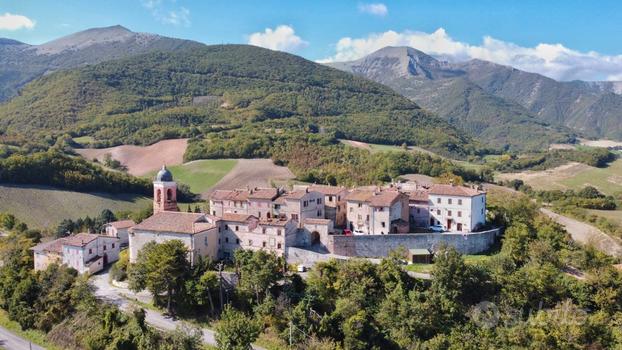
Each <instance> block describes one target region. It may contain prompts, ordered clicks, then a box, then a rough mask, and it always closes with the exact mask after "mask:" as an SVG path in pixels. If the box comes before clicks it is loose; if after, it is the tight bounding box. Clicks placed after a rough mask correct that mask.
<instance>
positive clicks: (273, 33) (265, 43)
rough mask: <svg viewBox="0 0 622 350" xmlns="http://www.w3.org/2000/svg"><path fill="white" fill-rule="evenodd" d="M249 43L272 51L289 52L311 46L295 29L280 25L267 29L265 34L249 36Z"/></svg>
mask: <svg viewBox="0 0 622 350" xmlns="http://www.w3.org/2000/svg"><path fill="white" fill-rule="evenodd" d="M248 43H249V44H250V45H255V46H261V47H265V48H267V49H271V50H278V51H288V52H295V51H297V50H300V49H302V48H305V47H307V46H309V43H308V42H306V41H304V40H302V38H300V37H299V36H298V35H296V32H295V31H294V28H292V27H290V26H288V25H280V26H278V27H276V28H275V29H272V28H266V29H265V30H264V31H263V32H257V33H253V34H251V35H249V36H248Z"/></svg>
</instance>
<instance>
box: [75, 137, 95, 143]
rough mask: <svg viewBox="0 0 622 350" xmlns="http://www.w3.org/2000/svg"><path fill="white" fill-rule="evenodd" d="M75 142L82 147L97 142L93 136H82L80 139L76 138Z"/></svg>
mask: <svg viewBox="0 0 622 350" xmlns="http://www.w3.org/2000/svg"><path fill="white" fill-rule="evenodd" d="M73 142H75V143H79V144H81V145H85V144H89V143H93V142H95V139H94V138H93V136H80V137H74V138H73Z"/></svg>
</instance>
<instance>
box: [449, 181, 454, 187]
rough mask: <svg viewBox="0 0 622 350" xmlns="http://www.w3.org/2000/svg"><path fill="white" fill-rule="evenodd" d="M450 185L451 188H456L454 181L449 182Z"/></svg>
mask: <svg viewBox="0 0 622 350" xmlns="http://www.w3.org/2000/svg"><path fill="white" fill-rule="evenodd" d="M449 185H450V186H451V187H454V180H453V179H451V180H449Z"/></svg>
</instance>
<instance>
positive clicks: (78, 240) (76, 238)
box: [63, 233, 100, 248]
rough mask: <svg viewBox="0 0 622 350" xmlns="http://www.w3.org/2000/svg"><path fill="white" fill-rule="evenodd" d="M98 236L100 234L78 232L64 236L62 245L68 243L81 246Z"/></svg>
mask: <svg viewBox="0 0 622 350" xmlns="http://www.w3.org/2000/svg"><path fill="white" fill-rule="evenodd" d="M99 237H100V235H95V234H92V233H78V234H75V235H73V236H69V237H65V241H64V242H63V245H70V246H72V247H80V248H82V247H84V246H86V245H87V244H89V243H91V242H93V241H94V240H96V239H97V238H99Z"/></svg>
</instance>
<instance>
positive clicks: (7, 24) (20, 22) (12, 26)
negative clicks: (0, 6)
mask: <svg viewBox="0 0 622 350" xmlns="http://www.w3.org/2000/svg"><path fill="white" fill-rule="evenodd" d="M35 24H36V22H35V21H33V20H32V19H30V18H28V17H26V16H22V15H14V14H12V13H8V12H7V13H5V14H3V15H0V30H18V29H22V28H26V29H32V28H34V27H35Z"/></svg>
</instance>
